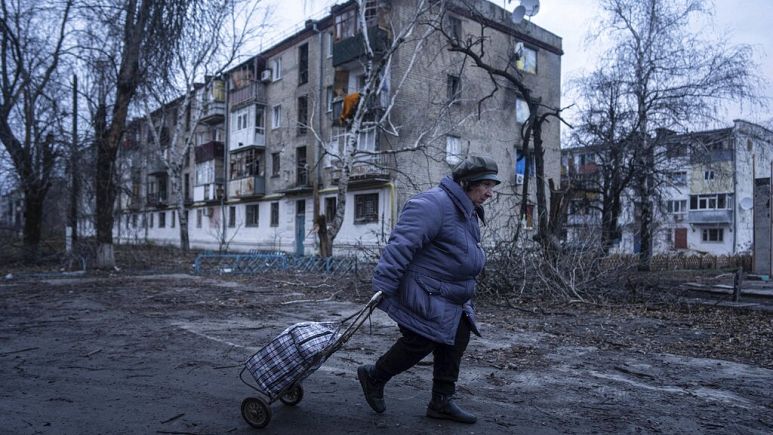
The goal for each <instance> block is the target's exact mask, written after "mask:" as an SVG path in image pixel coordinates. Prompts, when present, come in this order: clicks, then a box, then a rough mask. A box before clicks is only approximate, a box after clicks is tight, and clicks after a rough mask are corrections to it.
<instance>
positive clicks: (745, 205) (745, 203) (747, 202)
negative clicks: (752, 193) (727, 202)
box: [741, 196, 754, 210]
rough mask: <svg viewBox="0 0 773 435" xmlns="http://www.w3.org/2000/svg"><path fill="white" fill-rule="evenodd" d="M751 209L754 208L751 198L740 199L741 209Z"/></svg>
mask: <svg viewBox="0 0 773 435" xmlns="http://www.w3.org/2000/svg"><path fill="white" fill-rule="evenodd" d="M752 207H754V201H753V200H752V199H751V198H749V197H748V196H747V197H746V198H743V199H741V209H743V210H751V209H752Z"/></svg>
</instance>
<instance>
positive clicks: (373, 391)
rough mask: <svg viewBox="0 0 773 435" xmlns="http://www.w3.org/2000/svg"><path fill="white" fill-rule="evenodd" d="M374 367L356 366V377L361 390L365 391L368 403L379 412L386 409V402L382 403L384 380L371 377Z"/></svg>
mask: <svg viewBox="0 0 773 435" xmlns="http://www.w3.org/2000/svg"><path fill="white" fill-rule="evenodd" d="M374 369H375V367H373V366H372V365H366V366H360V367H358V368H357V379H359V380H360V385H361V386H362V392H363V393H365V400H367V401H368V405H370V407H371V408H373V410H374V411H376V412H378V413H379V414H381V413H382V412H384V411H386V404H384V385H385V384H386V382H380V381H378V380H376V379H374V378H373V371H374Z"/></svg>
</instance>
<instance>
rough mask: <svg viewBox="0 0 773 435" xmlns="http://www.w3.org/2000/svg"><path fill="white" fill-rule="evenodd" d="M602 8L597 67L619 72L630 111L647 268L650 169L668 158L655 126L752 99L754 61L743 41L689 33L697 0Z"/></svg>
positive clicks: (701, 9) (645, 0)
mask: <svg viewBox="0 0 773 435" xmlns="http://www.w3.org/2000/svg"><path fill="white" fill-rule="evenodd" d="M602 6H603V8H604V10H605V11H606V17H605V19H604V20H603V21H602V22H601V24H600V26H599V34H603V35H605V36H607V37H609V38H610V39H611V40H612V41H615V42H614V45H613V47H612V48H611V49H610V50H609V51H608V53H607V58H608V59H607V62H605V63H604V65H605V66H607V67H608V68H610V69H614V70H616V72H617V74H619V77H621V78H623V81H622V98H623V100H624V102H625V105H626V110H631V111H632V113H633V114H634V116H633V117H632V119H631V120H630V123H631V125H632V126H633V128H632V136H631V140H632V145H633V146H632V148H631V150H632V154H631V156H630V163H631V164H632V165H633V168H632V170H633V173H634V174H635V176H634V177H633V179H632V186H631V187H632V188H633V190H634V191H635V193H636V196H637V197H638V205H639V207H640V209H639V212H638V215H639V234H640V244H641V251H640V257H639V258H640V267H641V268H648V265H649V259H650V256H651V254H652V246H651V241H652V234H653V207H654V205H655V204H654V203H653V199H656V198H657V196H658V187H659V186H660V185H663V184H664V183H665V180H663V177H662V175H663V174H662V173H659V170H658V169H659V168H662V167H663V165H662V163H664V162H665V161H666V158H667V157H668V153H667V150H664V148H663V146H662V142H660V141H659V140H658V139H657V136H656V135H655V131H656V130H657V129H659V128H673V129H679V128H681V129H686V128H688V127H690V126H692V125H696V124H699V123H701V122H707V121H712V120H716V117H717V114H721V113H722V111H721V110H720V109H721V105H722V104H723V103H724V102H726V101H728V100H731V99H736V100H738V99H740V100H747V101H756V100H757V98H756V96H755V88H756V87H755V84H756V81H757V79H756V77H755V75H754V70H755V63H754V60H753V59H754V58H753V52H752V49H751V48H750V47H749V46H747V45H738V46H733V45H731V44H729V43H728V41H727V40H718V41H709V40H706V39H702V38H701V36H702V35H695V34H692V33H690V30H689V28H688V25H689V24H690V21H691V20H694V19H697V18H700V17H701V16H703V15H706V14H708V13H709V10H708V5H707V2H705V1H703V0H605V1H604V2H603V3H602Z"/></svg>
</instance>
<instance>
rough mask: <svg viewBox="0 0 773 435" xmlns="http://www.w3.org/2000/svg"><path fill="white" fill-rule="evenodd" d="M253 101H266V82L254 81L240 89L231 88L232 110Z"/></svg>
mask: <svg viewBox="0 0 773 435" xmlns="http://www.w3.org/2000/svg"><path fill="white" fill-rule="evenodd" d="M251 103H263V104H265V103H266V86H265V85H264V84H262V83H258V82H253V83H250V84H249V85H247V86H243V87H241V88H239V89H233V90H231V100H230V104H231V107H230V109H231V110H234V109H237V108H239V107H243V106H246V105H247V104H251Z"/></svg>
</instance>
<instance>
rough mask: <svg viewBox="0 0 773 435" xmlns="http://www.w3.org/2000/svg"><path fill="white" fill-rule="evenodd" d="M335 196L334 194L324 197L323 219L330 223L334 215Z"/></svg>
mask: <svg viewBox="0 0 773 435" xmlns="http://www.w3.org/2000/svg"><path fill="white" fill-rule="evenodd" d="M336 206H337V203H336V198H335V197H334V196H332V197H330V198H325V220H326V221H327V222H328V223H330V222H332V221H333V219H334V218H335V216H336Z"/></svg>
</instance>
